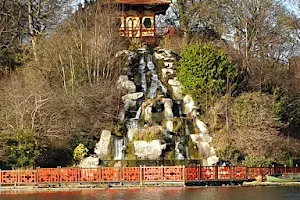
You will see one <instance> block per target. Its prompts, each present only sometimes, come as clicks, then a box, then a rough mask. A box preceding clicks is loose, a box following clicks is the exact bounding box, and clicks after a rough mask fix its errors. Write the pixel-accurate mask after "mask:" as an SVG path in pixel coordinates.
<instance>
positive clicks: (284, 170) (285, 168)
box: [284, 165, 286, 174]
mask: <svg viewBox="0 0 300 200" xmlns="http://www.w3.org/2000/svg"><path fill="white" fill-rule="evenodd" d="M284 173H285V174H286V165H284Z"/></svg>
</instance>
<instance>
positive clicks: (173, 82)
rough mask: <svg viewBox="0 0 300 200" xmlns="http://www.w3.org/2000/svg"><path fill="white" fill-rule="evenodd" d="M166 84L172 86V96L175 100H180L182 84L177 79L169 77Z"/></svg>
mask: <svg viewBox="0 0 300 200" xmlns="http://www.w3.org/2000/svg"><path fill="white" fill-rule="evenodd" d="M168 84H169V85H170V86H171V87H172V92H173V96H174V98H175V99H176V100H182V99H183V96H182V86H181V83H180V82H179V81H178V80H177V79H169V80H168Z"/></svg>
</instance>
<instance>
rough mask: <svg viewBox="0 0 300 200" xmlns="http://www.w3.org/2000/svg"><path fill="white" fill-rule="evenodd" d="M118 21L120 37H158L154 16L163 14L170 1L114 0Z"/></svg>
mask: <svg viewBox="0 0 300 200" xmlns="http://www.w3.org/2000/svg"><path fill="white" fill-rule="evenodd" d="M115 2H116V3H117V5H118V10H119V19H120V35H121V36H123V37H128V38H141V39H146V38H154V37H156V36H157V35H158V30H157V28H156V26H155V16H156V15H159V14H165V13H166V11H167V9H168V8H169V6H170V4H171V0H115Z"/></svg>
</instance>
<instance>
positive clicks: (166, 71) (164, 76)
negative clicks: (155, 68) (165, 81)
mask: <svg viewBox="0 0 300 200" xmlns="http://www.w3.org/2000/svg"><path fill="white" fill-rule="evenodd" d="M161 73H162V77H163V78H166V77H167V74H172V75H173V74H174V73H175V71H174V70H173V69H168V68H162V69H161Z"/></svg>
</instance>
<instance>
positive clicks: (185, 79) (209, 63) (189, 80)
mask: <svg viewBox="0 0 300 200" xmlns="http://www.w3.org/2000/svg"><path fill="white" fill-rule="evenodd" d="M179 65H180V66H179V74H178V80H179V81H180V82H181V84H182V85H183V87H184V92H185V93H187V94H190V95H192V96H193V98H194V100H195V101H196V102H197V103H198V104H199V105H200V107H201V108H202V109H203V108H206V110H207V108H208V107H209V106H211V105H212V104H213V103H214V102H215V100H217V99H218V98H220V97H221V96H223V95H224V94H225V93H226V92H228V91H229V88H230V87H231V88H232V86H233V84H234V81H235V79H236V77H237V75H238V69H237V66H236V65H234V64H232V62H231V61H230V60H229V58H228V57H227V55H226V54H225V53H224V52H223V51H221V50H217V49H216V48H214V47H213V46H211V45H204V46H199V45H189V46H186V47H185V48H184V49H183V51H182V52H181V59H180V61H179Z"/></svg>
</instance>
